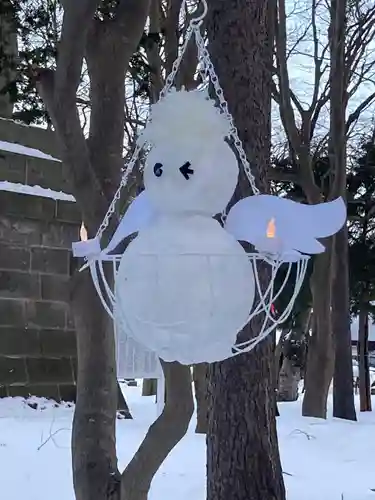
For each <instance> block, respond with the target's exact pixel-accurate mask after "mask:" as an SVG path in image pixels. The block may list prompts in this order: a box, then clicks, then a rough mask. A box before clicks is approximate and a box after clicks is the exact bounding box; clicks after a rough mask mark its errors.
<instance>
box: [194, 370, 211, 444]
mask: <svg viewBox="0 0 375 500" xmlns="http://www.w3.org/2000/svg"><path fill="white" fill-rule="evenodd" d="M208 368H209V367H208V364H207V363H199V364H198V365H194V367H193V382H194V390H195V401H196V404H197V426H196V428H195V432H196V433H197V434H207V426H208Z"/></svg>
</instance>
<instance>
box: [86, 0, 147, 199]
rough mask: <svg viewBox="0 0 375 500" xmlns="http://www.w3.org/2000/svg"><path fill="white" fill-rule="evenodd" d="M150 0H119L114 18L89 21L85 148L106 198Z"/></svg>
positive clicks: (116, 174)
mask: <svg viewBox="0 0 375 500" xmlns="http://www.w3.org/2000/svg"><path fill="white" fill-rule="evenodd" d="M149 6H150V0H137V1H133V0H131V1H128V0H122V2H121V3H120V4H119V6H118V10H117V11H116V16H115V18H114V20H108V21H104V22H103V21H100V20H98V19H97V20H95V21H93V22H92V24H91V29H90V31H89V35H88V43H87V48H86V61H87V67H88V71H89V75H90V82H91V120H90V132H89V138H88V142H89V149H90V158H91V162H92V164H93V165H94V169H95V172H96V175H97V176H98V179H99V180H100V182H101V185H102V188H103V191H104V193H105V194H106V196H107V197H108V198H111V197H112V196H113V193H114V191H115V189H116V187H117V185H118V182H119V178H120V175H121V167H122V164H123V162H122V152H123V139H124V127H125V115H124V113H118V110H119V109H124V108H125V74H126V70H127V68H128V65H129V61H130V58H131V56H132V55H133V53H134V51H135V49H136V48H137V45H138V43H139V40H140V38H141V35H142V32H143V28H144V26H145V21H146V18H147V14H148V12H149Z"/></svg>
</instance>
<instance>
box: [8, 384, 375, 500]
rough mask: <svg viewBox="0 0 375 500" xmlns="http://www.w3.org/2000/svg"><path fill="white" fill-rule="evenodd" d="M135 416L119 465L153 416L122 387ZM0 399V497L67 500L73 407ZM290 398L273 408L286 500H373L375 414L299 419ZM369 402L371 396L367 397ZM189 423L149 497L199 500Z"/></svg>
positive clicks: (200, 455)
mask: <svg viewBox="0 0 375 500" xmlns="http://www.w3.org/2000/svg"><path fill="white" fill-rule="evenodd" d="M125 392H126V397H127V399H128V402H129V404H130V407H131V410H132V413H133V416H134V420H133V421H126V420H120V421H118V455H119V461H120V466H121V467H124V465H125V464H126V462H127V460H129V459H130V457H131V455H132V454H133V453H134V451H135V450H136V448H137V446H138V444H139V443H140V441H141V439H142V437H143V435H144V433H145V432H146V429H147V427H148V425H149V424H151V422H152V420H153V418H154V417H155V414H156V407H155V404H154V403H153V398H145V397H141V396H140V392H139V389H138V388H126V390H125ZM35 402H37V403H38V404H39V405H40V406H41V407H43V408H44V409H43V410H42V411H40V410H34V409H31V408H30V407H28V406H27V405H26V404H25V403H24V402H23V401H22V400H21V399H4V400H0V484H1V486H0V491H1V498H2V499H4V500H19V499H20V498H24V499H27V500H50V499H51V498H53V499H54V500H74V494H73V489H72V479H71V471H70V449H69V445H70V429H71V422H72V413H73V409H72V408H71V407H69V406H65V407H64V406H60V407H57V408H55V407H53V405H52V404H50V403H48V402H43V401H42V400H37V399H36V400H35ZM300 404H301V403H300V402H297V403H284V404H281V405H280V412H281V416H280V417H279V418H278V430H279V439H280V448H281V455H282V462H283V469H284V472H285V482H286V486H287V490H288V500H342V499H344V500H375V492H372V491H371V489H375V476H374V467H375V412H374V413H372V414H371V413H369V414H360V415H359V422H358V423H352V422H341V421H338V420H335V419H329V420H327V421H320V420H315V419H306V418H302V417H301V416H300V414H301V406H300ZM373 404H374V405H375V399H374V401H373ZM194 424H195V422H194V421H193V422H192V425H191V428H190V430H189V433H188V434H187V436H186V437H185V438H184V439H183V441H182V442H181V443H180V444H179V445H178V446H177V448H175V450H174V451H173V452H172V454H171V455H170V456H169V458H168V460H167V461H166V462H165V463H164V464H163V466H162V468H161V469H160V471H159V473H158V474H157V476H156V478H155V480H154V482H153V485H152V490H151V493H150V496H149V500H168V499H171V498H176V493H178V498H180V499H181V500H188V499H189V500H190V499H194V500H205V439H204V437H203V436H197V435H195V434H194Z"/></svg>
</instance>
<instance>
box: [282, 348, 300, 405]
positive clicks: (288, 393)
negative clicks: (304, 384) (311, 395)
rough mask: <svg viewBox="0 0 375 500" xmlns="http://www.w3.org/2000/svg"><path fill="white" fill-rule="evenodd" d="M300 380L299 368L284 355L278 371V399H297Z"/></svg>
mask: <svg viewBox="0 0 375 500" xmlns="http://www.w3.org/2000/svg"><path fill="white" fill-rule="evenodd" d="M300 380H301V370H300V369H299V368H298V367H296V366H294V365H293V362H292V360H290V359H289V358H287V357H286V356H284V357H283V364H282V366H281V370H280V373H279V386H278V392H277V399H278V401H297V399H298V385H299V382H300Z"/></svg>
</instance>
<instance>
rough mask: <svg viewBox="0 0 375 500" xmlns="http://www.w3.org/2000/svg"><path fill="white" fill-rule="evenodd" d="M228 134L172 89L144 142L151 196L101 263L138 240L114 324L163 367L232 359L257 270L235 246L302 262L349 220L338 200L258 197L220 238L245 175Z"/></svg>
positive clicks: (139, 203)
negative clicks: (126, 241)
mask: <svg viewBox="0 0 375 500" xmlns="http://www.w3.org/2000/svg"><path fill="white" fill-rule="evenodd" d="M230 134H231V124H230V122H229V120H228V118H227V116H226V115H225V114H223V113H222V112H221V111H220V110H219V109H218V108H217V107H216V106H215V103H214V102H213V101H212V100H210V99H209V98H208V96H207V95H206V94H205V93H203V92H202V91H190V92H188V91H185V90H181V91H176V90H174V89H172V91H170V92H169V93H168V94H167V95H166V97H164V98H163V99H162V100H161V101H159V102H158V103H156V104H155V105H153V107H152V113H151V121H150V122H149V123H148V124H147V126H146V128H145V130H144V132H143V134H142V136H141V137H140V140H139V145H140V146H143V145H144V144H145V143H147V144H149V145H151V147H152V149H151V152H150V153H149V155H148V158H147V161H146V165H145V169H144V186H145V189H144V191H143V192H142V193H141V194H140V195H139V196H137V198H136V199H135V200H134V201H133V202H132V203H131V205H130V207H129V208H128V210H127V211H126V213H125V215H124V216H123V218H122V220H121V222H120V224H119V226H118V228H117V230H116V232H115V234H114V236H113V238H112V240H111V242H110V244H109V245H108V247H107V248H106V249H105V250H103V251H102V252H101V259H102V260H105V259H106V258H108V256H109V255H110V253H111V252H113V251H114V250H115V249H116V247H117V246H118V244H119V243H120V242H121V241H122V240H123V239H124V238H126V237H127V236H129V235H131V234H133V233H138V234H137V236H136V237H135V238H134V239H133V240H132V241H131V242H130V243H129V245H128V247H127V248H126V250H125V252H124V253H123V255H122V257H121V261H120V265H119V269H118V272H117V275H116V280H115V292H114V298H115V300H114V311H113V315H114V319H115V321H116V322H117V330H121V329H123V332H124V333H125V334H126V335H129V336H130V337H132V338H133V339H134V340H136V341H137V342H139V343H140V344H142V345H144V346H145V347H147V348H148V349H151V350H153V351H154V352H156V353H157V354H158V356H159V357H160V358H162V359H164V360H165V361H179V362H181V363H183V364H193V363H200V362H213V361H220V360H223V359H226V358H228V357H230V356H232V355H233V345H234V344H235V343H236V337H237V334H238V333H239V331H240V330H241V329H242V328H243V327H244V325H246V323H247V322H248V320H249V318H250V313H251V310H252V308H253V303H254V297H255V288H256V287H255V284H254V269H253V262H252V261H251V259H249V256H248V255H247V253H246V252H245V251H244V249H243V247H242V246H241V245H240V243H239V241H238V240H242V241H247V242H250V243H252V244H253V245H254V246H255V248H256V250H257V251H258V252H261V253H262V254H263V255H264V256H265V257H266V258H271V259H276V260H278V261H279V262H280V261H281V262H296V261H298V260H299V259H302V258H305V256H303V255H302V254H301V252H303V253H311V254H313V253H320V252H322V251H324V246H323V245H321V243H319V242H318V241H317V240H316V238H317V237H318V238H320V237H326V236H329V235H331V234H334V233H335V232H336V231H338V230H339V229H340V227H341V226H342V225H343V224H344V222H345V219H346V210H345V204H344V202H343V200H342V199H341V198H340V199H337V200H334V201H332V202H330V203H324V204H320V205H313V206H311V205H302V204H299V203H296V202H293V201H290V200H285V199H282V198H278V197H275V196H270V195H257V196H251V197H248V198H245V199H242V200H240V201H239V202H238V203H237V204H235V205H234V206H233V208H232V209H231V210H230V211H229V214H228V217H227V221H226V224H225V226H224V228H223V227H222V226H221V225H220V224H219V222H217V221H216V220H215V219H214V218H213V216H215V215H216V214H219V213H221V212H222V211H223V210H225V208H226V206H227V205H228V203H229V201H230V200H231V198H232V196H233V193H234V191H235V188H236V185H237V181H238V173H239V169H238V162H237V158H236V156H235V154H234V153H233V151H232V149H231V147H230V146H229V144H228V143H227V142H226V138H228V137H229V136H230ZM93 246H95V245H93ZM79 252H80V251H78V253H79ZM81 253H82V252H81ZM87 253H88V252H87ZM76 254H77V252H76Z"/></svg>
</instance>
